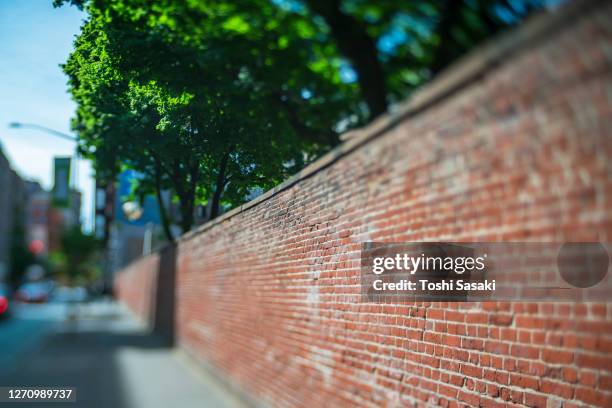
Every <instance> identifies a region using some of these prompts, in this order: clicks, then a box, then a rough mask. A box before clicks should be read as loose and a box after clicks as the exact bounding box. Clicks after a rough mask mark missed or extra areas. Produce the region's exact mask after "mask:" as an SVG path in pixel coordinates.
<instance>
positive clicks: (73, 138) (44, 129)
mask: <svg viewBox="0 0 612 408" xmlns="http://www.w3.org/2000/svg"><path fill="white" fill-rule="evenodd" d="M9 128H13V129H36V130H40V131H42V132H45V133H48V134H50V135H53V136H55V137H59V138H61V139H64V140H70V141H72V142H78V141H79V138H78V137H77V136H74V135H69V134H67V133H64V132H60V131H59V130H55V129H51V128H48V127H46V126H41V125H37V124H35V123H21V122H11V123H9ZM73 167H74V175H73V180H74V181H73V183H74V184H73V187H76V183H77V178H78V176H79V173H78V167H79V154H78V151H77V152H75V154H74V166H73Z"/></svg>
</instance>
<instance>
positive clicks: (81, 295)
mask: <svg viewBox="0 0 612 408" xmlns="http://www.w3.org/2000/svg"><path fill="white" fill-rule="evenodd" d="M87 296H88V294H87V289H85V288H84V287H81V286H77V287H74V288H70V287H67V286H61V287H58V288H56V289H55V290H54V291H53V292H52V293H51V300H52V301H53V302H62V303H78V302H84V301H86V300H87Z"/></svg>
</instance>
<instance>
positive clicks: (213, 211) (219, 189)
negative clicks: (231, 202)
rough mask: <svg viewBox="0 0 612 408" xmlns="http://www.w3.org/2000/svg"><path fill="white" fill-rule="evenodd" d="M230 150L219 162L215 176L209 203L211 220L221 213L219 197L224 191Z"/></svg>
mask: <svg viewBox="0 0 612 408" xmlns="http://www.w3.org/2000/svg"><path fill="white" fill-rule="evenodd" d="M231 151H232V149H231V148H230V149H229V150H228V152H227V153H225V156H223V159H222V160H221V164H220V165H219V174H217V182H216V185H215V192H214V193H213V196H212V199H211V203H210V214H209V217H208V219H209V220H212V219H214V218H217V217H218V216H219V214H220V213H221V195H222V194H223V190H224V189H225V180H226V173H227V163H228V161H229V156H230V154H231Z"/></svg>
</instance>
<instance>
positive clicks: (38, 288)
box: [15, 282, 50, 303]
mask: <svg viewBox="0 0 612 408" xmlns="http://www.w3.org/2000/svg"><path fill="white" fill-rule="evenodd" d="M49 291H50V289H49V284H48V283H47V282H29V283H24V284H23V285H21V286H20V287H19V289H17V291H16V292H15V300H18V301H20V302H26V303H44V302H46V301H47V300H48V299H49Z"/></svg>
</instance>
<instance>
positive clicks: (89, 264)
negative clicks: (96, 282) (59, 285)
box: [51, 226, 99, 284]
mask: <svg viewBox="0 0 612 408" xmlns="http://www.w3.org/2000/svg"><path fill="white" fill-rule="evenodd" d="M61 244H62V247H61V251H59V253H56V254H51V260H52V263H54V264H55V269H57V270H56V271H55V272H57V273H59V274H60V275H63V276H64V278H65V279H66V280H67V281H68V283H69V284H75V283H76V282H77V281H78V280H84V279H88V278H90V277H91V275H92V274H93V272H94V271H95V270H96V266H95V259H94V257H95V254H96V251H97V250H98V248H99V242H98V241H97V240H96V239H95V238H94V237H93V236H91V235H88V234H84V233H83V232H82V231H81V229H80V228H79V227H76V226H75V227H72V228H69V229H67V230H65V231H63V232H62V235H61Z"/></svg>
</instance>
